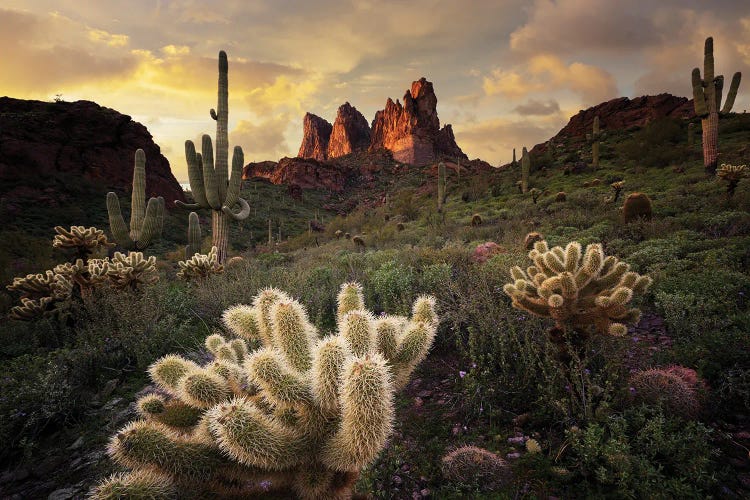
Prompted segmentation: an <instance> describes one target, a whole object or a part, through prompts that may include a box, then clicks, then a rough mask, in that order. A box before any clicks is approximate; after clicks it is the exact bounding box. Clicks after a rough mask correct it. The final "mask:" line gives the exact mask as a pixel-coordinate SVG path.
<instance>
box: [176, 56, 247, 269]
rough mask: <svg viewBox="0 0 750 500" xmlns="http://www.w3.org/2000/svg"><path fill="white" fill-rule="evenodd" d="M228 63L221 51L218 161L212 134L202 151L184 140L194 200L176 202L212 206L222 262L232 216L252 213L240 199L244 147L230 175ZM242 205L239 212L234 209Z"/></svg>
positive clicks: (216, 115)
mask: <svg viewBox="0 0 750 500" xmlns="http://www.w3.org/2000/svg"><path fill="white" fill-rule="evenodd" d="M228 72H229V64H228V62H227V54H226V52H224V51H223V50H222V51H221V52H219V95H218V101H219V102H218V106H217V110H214V109H211V118H213V119H214V120H216V164H215V166H214V153H213V145H212V143H211V136H209V135H207V134H204V135H203V144H202V154H199V153H196V152H195V146H194V145H193V142H192V141H185V158H186V159H187V163H188V179H189V181H190V190H191V191H192V192H193V197H194V199H195V203H182V202H181V201H179V200H177V201H175V203H176V204H177V205H178V206H182V207H185V208H188V209H191V210H192V209H196V208H210V209H211V237H212V246H215V247H216V248H217V257H218V261H219V263H224V261H225V260H226V258H227V247H228V243H229V219H233V220H236V221H240V220H244V219H246V218H247V217H248V216H249V215H250V205H249V204H248V203H247V202H246V201H245V200H243V199H242V198H240V186H241V185H242V167H243V164H244V161H245V160H244V155H243V153H242V148H241V147H239V146H235V147H234V152H233V154H232V173H231V177H230V176H229V174H228V169H229V165H228V158H229V139H228V133H227V132H228V131H227V122H228V116H229V104H228V101H229V82H228V76H227V75H228ZM235 205H239V208H240V210H239V212H233V211H232V208H233V207H234V206H235Z"/></svg>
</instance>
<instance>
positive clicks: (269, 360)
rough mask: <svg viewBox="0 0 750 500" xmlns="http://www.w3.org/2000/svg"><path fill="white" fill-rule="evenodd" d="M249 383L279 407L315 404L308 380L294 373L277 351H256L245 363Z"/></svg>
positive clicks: (268, 349) (265, 349)
mask: <svg viewBox="0 0 750 500" xmlns="http://www.w3.org/2000/svg"><path fill="white" fill-rule="evenodd" d="M245 369H246V370H247V375H248V380H250V381H251V382H253V383H254V384H255V385H257V386H258V387H260V388H261V389H262V390H263V394H264V396H265V397H266V398H268V399H269V400H270V401H271V402H272V403H273V404H275V405H276V406H278V407H280V408H294V407H297V406H307V405H309V403H310V402H311V401H312V399H313V398H312V392H311V388H310V383H309V380H308V379H307V378H306V377H304V376H303V375H302V374H300V373H298V372H295V371H294V370H293V369H292V367H290V366H289V365H288V364H287V363H286V361H285V360H284V357H283V356H282V355H281V353H280V352H278V351H277V350H275V349H270V348H267V347H266V348H263V349H260V350H258V351H255V352H254V353H253V354H252V355H251V356H250V357H249V358H248V360H247V361H246V362H245Z"/></svg>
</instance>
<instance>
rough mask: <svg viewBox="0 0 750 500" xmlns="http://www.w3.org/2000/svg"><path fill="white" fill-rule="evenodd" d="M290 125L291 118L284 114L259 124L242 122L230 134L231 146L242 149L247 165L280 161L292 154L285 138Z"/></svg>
mask: <svg viewBox="0 0 750 500" xmlns="http://www.w3.org/2000/svg"><path fill="white" fill-rule="evenodd" d="M289 123H290V117H289V116H288V115H283V114H281V115H278V116H275V117H272V118H269V119H267V120H263V121H259V122H257V123H256V122H253V121H250V120H241V121H240V122H239V123H237V126H236V127H235V128H234V130H232V132H231V133H230V134H229V144H230V145H232V146H241V147H242V151H243V152H244V154H245V163H249V162H251V161H263V160H274V161H275V160H278V159H279V158H281V157H282V156H285V155H288V154H291V151H290V148H289V145H288V143H287V141H286V138H285V137H284V132H285V131H286V129H287V127H288V126H289Z"/></svg>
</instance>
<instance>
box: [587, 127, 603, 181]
mask: <svg viewBox="0 0 750 500" xmlns="http://www.w3.org/2000/svg"><path fill="white" fill-rule="evenodd" d="M601 136H602V134H601V133H600V132H599V115H596V116H595V117H594V125H593V129H592V132H591V133H590V134H586V139H588V140H589V142H591V166H592V167H594V168H595V169H596V168H599V139H600V138H601Z"/></svg>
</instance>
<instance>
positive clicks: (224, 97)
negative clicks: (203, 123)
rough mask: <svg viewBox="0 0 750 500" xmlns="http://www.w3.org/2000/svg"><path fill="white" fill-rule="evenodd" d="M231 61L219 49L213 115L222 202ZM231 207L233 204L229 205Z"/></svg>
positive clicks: (225, 193) (226, 157)
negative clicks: (216, 92) (215, 103)
mask: <svg viewBox="0 0 750 500" xmlns="http://www.w3.org/2000/svg"><path fill="white" fill-rule="evenodd" d="M228 73H229V63H228V61H227V53H226V52H224V51H223V50H222V51H219V91H218V101H219V102H218V104H217V108H216V111H214V112H213V113H212V117H213V116H214V115H216V169H215V171H214V172H215V175H216V187H217V188H218V191H217V195H218V199H219V201H220V202H222V203H223V201H224V200H225V199H226V198H227V181H228V169H229V162H228V160H229V158H228V156H229V136H228V132H229V131H228V120H229V78H228ZM239 182H242V175H241V174H240V180H239ZM228 206H229V207H230V208H231V206H232V205H228ZM219 208H220V207H214V210H219Z"/></svg>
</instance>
